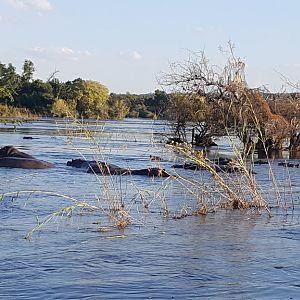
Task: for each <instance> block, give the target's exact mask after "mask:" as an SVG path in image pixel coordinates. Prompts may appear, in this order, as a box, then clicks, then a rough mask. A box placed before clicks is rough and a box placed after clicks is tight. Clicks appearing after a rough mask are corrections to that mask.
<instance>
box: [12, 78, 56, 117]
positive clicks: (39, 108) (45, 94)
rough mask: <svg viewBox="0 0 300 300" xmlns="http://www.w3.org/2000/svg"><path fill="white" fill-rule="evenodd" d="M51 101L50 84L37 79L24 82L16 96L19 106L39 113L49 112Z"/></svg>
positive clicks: (52, 99) (52, 100)
mask: <svg viewBox="0 0 300 300" xmlns="http://www.w3.org/2000/svg"><path fill="white" fill-rule="evenodd" d="M53 102H54V98H53V93H52V87H51V84H50V83H49V82H43V81H42V80H39V79H37V80H34V81H33V82H32V83H27V84H24V85H23V86H22V89H21V90H20V93H19V95H18V97H17V103H18V105H19V106H22V107H25V108H28V109H30V110H31V111H33V112H35V113H39V114H47V113H50V111H51V108H52V104H53Z"/></svg>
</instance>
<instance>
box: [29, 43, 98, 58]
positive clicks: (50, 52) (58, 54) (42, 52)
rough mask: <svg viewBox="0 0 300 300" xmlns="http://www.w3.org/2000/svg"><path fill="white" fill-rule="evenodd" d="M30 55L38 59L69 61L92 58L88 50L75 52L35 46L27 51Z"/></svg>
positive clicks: (66, 49)
mask: <svg viewBox="0 0 300 300" xmlns="http://www.w3.org/2000/svg"><path fill="white" fill-rule="evenodd" d="M29 52H30V54H31V55H33V56H35V57H37V58H40V59H49V58H53V59H69V60H79V59H80V58H84V57H89V56H92V54H91V52H90V51H89V50H75V49H71V48H69V47H56V48H43V47H40V46H36V47H34V48H31V49H29Z"/></svg>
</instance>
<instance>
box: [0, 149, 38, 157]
mask: <svg viewBox="0 0 300 300" xmlns="http://www.w3.org/2000/svg"><path fill="white" fill-rule="evenodd" d="M3 157H19V158H31V159H34V157H33V156H31V155H29V154H27V153H24V152H22V151H19V150H18V149H16V148H14V147H13V146H5V147H3V148H1V149H0V158H3Z"/></svg>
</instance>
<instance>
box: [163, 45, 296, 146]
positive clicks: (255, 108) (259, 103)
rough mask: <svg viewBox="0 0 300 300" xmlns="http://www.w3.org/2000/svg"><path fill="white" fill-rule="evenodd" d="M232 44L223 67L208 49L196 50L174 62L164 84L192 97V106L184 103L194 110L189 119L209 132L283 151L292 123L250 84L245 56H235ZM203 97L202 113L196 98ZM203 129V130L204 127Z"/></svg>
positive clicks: (251, 144)
mask: <svg viewBox="0 0 300 300" xmlns="http://www.w3.org/2000/svg"><path fill="white" fill-rule="evenodd" d="M233 50H234V46H233V45H232V44H231V43H229V51H228V58H227V60H226V63H225V65H224V66H223V67H222V68H220V67H218V66H215V65H211V64H210V63H209V60H208V59H207V58H206V56H205V53H204V52H200V53H192V54H190V56H189V58H188V59H187V60H186V61H184V62H179V63H173V64H171V66H170V72H169V73H167V74H164V75H163V76H162V78H161V80H160V83H161V84H162V85H164V86H166V87H168V88H171V90H172V91H175V92H176V93H180V94H181V95H184V97H186V98H185V99H190V101H191V103H193V104H192V105H190V106H188V105H186V104H185V105H184V106H182V109H185V108H186V107H189V111H192V112H191V113H190V115H189V121H192V122H193V123H194V124H195V126H198V127H199V128H201V126H202V128H204V129H205V130H207V128H209V131H206V133H208V132H209V134H210V135H213V134H215V133H217V132H219V133H220V129H221V131H222V132H223V134H224V133H225V132H227V133H228V131H230V132H232V133H235V134H236V135H237V136H238V137H239V138H240V139H241V141H242V142H243V143H244V145H245V150H248V149H249V148H251V147H253V145H255V144H257V146H258V147H261V148H262V149H265V150H266V151H275V150H281V149H282V147H283V142H284V140H285V139H286V138H287V137H288V136H289V132H290V124H289V123H288V122H287V121H286V120H285V118H284V117H282V116H281V115H279V114H276V113H275V112H272V111H271V109H270V107H269V104H268V103H267V102H266V100H265V99H264V97H263V92H262V91H261V90H259V89H251V88H249V87H248V85H247V82H246V79H245V75H244V68H245V63H244V62H243V61H242V59H240V58H238V57H236V56H235V55H234V51H233ZM198 98H201V107H200V110H201V111H202V113H201V114H199V113H198V114H197V112H198V111H199V107H198V108H197V107H196V106H195V101H194V100H195V99H198ZM202 130H203V129H202Z"/></svg>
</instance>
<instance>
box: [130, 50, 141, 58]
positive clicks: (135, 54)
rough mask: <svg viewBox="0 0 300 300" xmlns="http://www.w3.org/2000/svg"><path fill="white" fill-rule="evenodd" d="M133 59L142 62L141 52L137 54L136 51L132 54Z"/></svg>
mask: <svg viewBox="0 0 300 300" xmlns="http://www.w3.org/2000/svg"><path fill="white" fill-rule="evenodd" d="M132 58H133V59H134V60H141V59H142V55H141V54H140V53H139V52H137V51H136V50H134V51H133V52H132Z"/></svg>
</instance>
